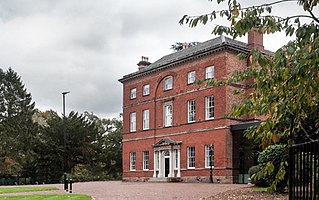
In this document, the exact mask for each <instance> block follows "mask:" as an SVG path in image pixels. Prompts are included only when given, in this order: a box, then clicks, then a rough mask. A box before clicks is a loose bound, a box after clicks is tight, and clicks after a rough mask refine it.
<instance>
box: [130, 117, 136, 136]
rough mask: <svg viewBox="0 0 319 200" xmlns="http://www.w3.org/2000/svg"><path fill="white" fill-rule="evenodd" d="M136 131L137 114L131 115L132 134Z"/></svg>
mask: <svg viewBox="0 0 319 200" xmlns="http://www.w3.org/2000/svg"><path fill="white" fill-rule="evenodd" d="M134 131H136V112H132V113H131V114H130V132H134Z"/></svg>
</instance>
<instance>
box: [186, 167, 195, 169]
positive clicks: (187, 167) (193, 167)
mask: <svg viewBox="0 0 319 200" xmlns="http://www.w3.org/2000/svg"><path fill="white" fill-rule="evenodd" d="M187 169H195V167H187Z"/></svg>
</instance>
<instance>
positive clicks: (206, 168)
mask: <svg viewBox="0 0 319 200" xmlns="http://www.w3.org/2000/svg"><path fill="white" fill-rule="evenodd" d="M205 169H210V167H207V166H205ZM212 169H214V166H212Z"/></svg>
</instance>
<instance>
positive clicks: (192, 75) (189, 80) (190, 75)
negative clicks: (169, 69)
mask: <svg viewBox="0 0 319 200" xmlns="http://www.w3.org/2000/svg"><path fill="white" fill-rule="evenodd" d="M195 79H196V71H191V72H188V74H187V84H192V83H194V82H195Z"/></svg>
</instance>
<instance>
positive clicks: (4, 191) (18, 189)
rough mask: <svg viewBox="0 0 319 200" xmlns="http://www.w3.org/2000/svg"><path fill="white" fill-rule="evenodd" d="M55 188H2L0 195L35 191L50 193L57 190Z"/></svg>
mask: <svg viewBox="0 0 319 200" xmlns="http://www.w3.org/2000/svg"><path fill="white" fill-rule="evenodd" d="M57 189H58V188H55V187H6V188H1V187H0V194H4V193H17V192H34V191H48V190H57Z"/></svg>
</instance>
